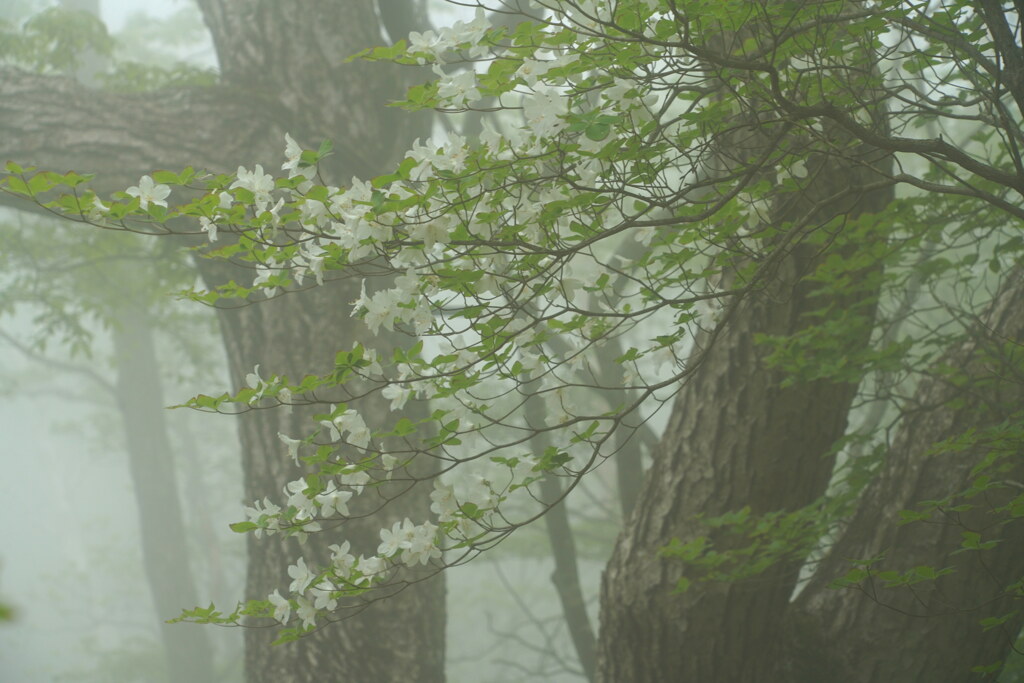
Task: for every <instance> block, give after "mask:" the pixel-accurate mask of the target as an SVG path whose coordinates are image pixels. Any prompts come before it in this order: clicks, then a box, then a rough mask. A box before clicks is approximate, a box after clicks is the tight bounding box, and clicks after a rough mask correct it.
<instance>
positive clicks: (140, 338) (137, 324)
mask: <svg viewBox="0 0 1024 683" xmlns="http://www.w3.org/2000/svg"><path fill="white" fill-rule="evenodd" d="M114 359H115V361H116V371H117V381H116V384H115V396H116V398H117V405H118V408H120V412H121V415H122V418H123V419H122V421H123V422H124V430H125V441H126V445H127V451H128V458H129V471H130V472H131V477H132V484H133V486H134V489H135V497H136V499H137V500H138V506H137V507H138V511H139V527H140V531H141V535H142V559H143V565H144V566H145V569H146V578H147V580H148V583H149V589H150V593H151V594H152V596H153V604H154V606H155V608H156V614H157V618H158V619H159V620H160V634H161V636H162V640H163V645H164V652H165V654H166V657H167V675H168V680H171V681H196V683H215V681H216V680H217V676H216V675H215V673H214V669H213V653H212V652H211V650H210V643H209V642H208V641H207V639H206V636H205V634H204V633H203V632H202V631H200V630H199V629H196V628H190V627H188V626H186V625H184V624H167V623H164V622H165V621H166V620H167V619H170V618H172V617H175V616H177V615H178V614H180V613H181V609H182V607H183V605H182V604H181V603H180V601H182V600H187V601H190V602H191V603H192V604H195V602H196V599H197V596H196V588H195V582H194V581H193V579H192V568H191V567H190V566H189V561H188V544H187V542H186V539H185V528H184V525H183V523H182V521H183V515H182V509H181V502H180V501H181V497H180V495H179V488H178V478H177V473H176V471H175V468H174V458H173V451H172V449H171V445H170V442H169V441H168V434H167V422H166V420H165V419H164V406H163V403H162V397H163V392H162V391H161V383H160V375H159V372H158V370H157V368H158V367H159V365H158V362H157V355H156V349H155V347H154V342H153V331H152V328H151V326H150V325H149V323H148V322H147V320H146V314H145V312H144V311H142V310H139V309H138V308H135V307H130V308H129V307H126V308H125V310H124V311H123V314H122V315H121V316H120V326H119V327H118V328H117V329H115V331H114Z"/></svg>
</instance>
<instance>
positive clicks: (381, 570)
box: [355, 555, 388, 585]
mask: <svg viewBox="0 0 1024 683" xmlns="http://www.w3.org/2000/svg"><path fill="white" fill-rule="evenodd" d="M387 566H388V565H387V562H385V561H384V558H382V557H377V556H374V557H364V556H363V555H360V556H359V564H358V565H357V569H359V571H360V573H362V575H363V576H362V578H361V579H359V580H358V581H356V582H355V583H360V584H363V585H368V584H369V583H371V582H372V581H373V580H374V579H383V578H384V575H385V574H386V573H387Z"/></svg>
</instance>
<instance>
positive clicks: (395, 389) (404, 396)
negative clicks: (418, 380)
mask: <svg viewBox="0 0 1024 683" xmlns="http://www.w3.org/2000/svg"><path fill="white" fill-rule="evenodd" d="M380 393H381V395H382V396H383V397H384V398H386V399H388V400H390V401H391V410H401V409H402V408H404V407H405V403H406V401H408V400H409V397H410V396H412V389H409V388H408V387H406V386H404V385H402V384H389V385H387V386H386V387H384V388H383V389H382V390H381V392H380Z"/></svg>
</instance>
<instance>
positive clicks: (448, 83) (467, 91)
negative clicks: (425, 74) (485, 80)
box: [434, 65, 483, 107]
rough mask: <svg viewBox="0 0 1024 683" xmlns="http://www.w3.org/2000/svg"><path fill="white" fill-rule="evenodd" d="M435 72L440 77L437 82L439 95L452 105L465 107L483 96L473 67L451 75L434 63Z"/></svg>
mask: <svg viewBox="0 0 1024 683" xmlns="http://www.w3.org/2000/svg"><path fill="white" fill-rule="evenodd" d="M434 73H436V74H437V75H438V76H439V77H440V78H439V79H438V82H437V96H438V97H440V98H441V99H442V100H447V101H448V104H449V105H451V106H452V107H464V106H466V104H467V103H470V102H475V101H477V100H479V99H480V98H481V97H483V95H481V94H480V91H479V90H477V87H476V71H473V70H472V69H468V70H466V71H463V72H462V73H459V74H456V75H455V76H449V75H447V74H446V73H445V72H444V71H442V70H441V68H440V67H439V66H437V65H434Z"/></svg>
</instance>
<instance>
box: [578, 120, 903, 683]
mask: <svg viewBox="0 0 1024 683" xmlns="http://www.w3.org/2000/svg"><path fill="white" fill-rule="evenodd" d="M764 144H769V142H768V141H766V140H765V139H764V138H758V137H756V136H755V135H753V134H752V135H751V137H750V139H749V140H748V141H745V142H740V144H737V145H735V146H734V147H733V148H732V149H730V154H732V160H733V161H736V160H739V161H742V159H743V157H744V156H746V157H747V158H754V157H755V156H756V153H757V151H758V150H760V149H761V148H762V146H763V145H764ZM744 145H745V146H746V147H745V148H744ZM851 154H855V155H860V157H861V158H860V159H859V160H857V161H853V160H849V159H848V160H843V159H841V158H840V157H838V156H837V157H832V158H830V159H824V160H816V161H813V162H812V163H813V166H812V168H813V170H812V172H811V177H810V179H809V180H808V182H807V183H806V184H805V186H804V188H803V190H802V191H801V192H800V193H797V194H792V195H786V196H783V197H781V198H780V199H779V200H777V202H776V205H775V207H774V214H773V217H772V218H773V221H775V222H776V223H782V222H789V223H790V224H791V225H792V226H793V227H792V229H791V232H790V233H789V234H788V235H786V236H785V237H784V238H783V240H787V241H788V242H789V243H788V244H785V245H782V244H777V245H775V248H776V251H775V252H774V257H773V258H768V259H766V264H767V265H766V266H765V267H766V268H767V270H764V271H762V277H763V280H762V284H761V285H760V286H759V287H758V288H756V289H754V290H753V291H751V293H750V294H748V295H747V296H746V297H745V298H743V299H742V300H740V301H737V302H735V303H734V304H733V306H732V307H731V308H729V309H727V310H726V311H725V312H724V315H723V319H722V322H721V323H720V324H719V325H718V327H717V329H715V330H714V331H713V332H711V333H709V334H706V335H703V336H701V337H699V338H698V339H697V344H696V346H697V348H696V350H695V351H694V353H693V354H692V356H691V358H690V361H689V362H690V364H691V367H693V368H695V369H694V371H693V374H692V375H691V376H690V378H689V379H688V380H687V382H686V384H685V385H684V387H683V388H682V390H681V392H680V394H679V395H678V396H677V397H676V403H675V406H674V408H673V414H672V417H671V419H670V422H669V425H668V428H667V431H666V433H665V435H664V437H663V438H662V442H661V444H660V447H659V449H658V451H657V452H656V453H655V458H654V463H653V466H652V468H651V471H650V472H649V473H648V475H647V479H646V482H645V485H644V489H643V492H642V493H641V495H640V498H639V503H638V504H637V507H636V508H635V510H634V512H633V515H632V516H631V518H630V519H629V521H628V522H627V524H626V526H625V529H624V530H623V532H622V533H621V535H620V536H619V540H618V542H617V544H616V548H615V551H614V553H613V555H612V558H611V560H610V562H609V564H608V567H607V570H606V572H605V575H604V578H603V582H602V591H601V604H602V607H601V628H602V632H601V636H600V640H599V644H598V648H599V650H598V680H600V681H609V682H610V681H626V680H628V681H632V682H636V683H644V682H650V683H656V682H660V681H667V680H672V681H722V682H731V681H750V680H759V681H761V680H767V679H766V678H765V677H764V676H765V663H764V661H763V656H752V653H773V652H776V648H777V647H778V646H779V644H780V643H779V635H780V630H779V628H778V626H779V625H778V623H777V619H776V617H775V616H774V615H781V614H782V613H783V610H784V609H785V606H786V604H787V603H788V601H789V598H790V595H791V594H792V590H793V587H794V586H795V584H796V581H797V579H798V576H799V571H800V566H799V564H800V563H799V562H793V563H790V564H788V565H786V566H777V567H774V568H773V569H772V571H771V572H770V574H769V575H768V576H767V577H765V576H761V577H758V580H756V582H751V581H747V582H733V583H714V584H701V585H700V586H699V587H698V588H694V589H691V591H690V592H689V593H686V594H683V595H678V596H675V595H672V591H673V588H674V587H675V586H676V584H677V582H678V579H679V577H680V576H681V568H682V563H681V562H680V561H679V560H672V559H663V558H661V557H660V556H659V550H660V549H661V548H663V547H664V546H665V545H666V544H667V543H668V542H669V541H670V540H671V539H673V538H678V539H680V540H681V541H683V542H684V543H685V542H687V541H689V540H692V539H694V538H695V537H697V536H700V535H704V534H707V533H708V532H709V530H708V528H707V527H706V526H705V525H703V524H701V523H700V522H699V521H698V516H701V515H702V516H705V517H715V516H719V515H722V514H724V513H727V512H733V511H737V510H739V509H740V508H743V507H744V506H749V508H750V510H751V513H752V514H754V515H758V514H765V513H770V512H775V511H793V510H797V509H800V508H802V507H804V506H806V505H808V504H810V503H811V502H813V501H814V500H816V499H818V498H819V497H820V496H821V495H823V494H824V492H825V489H826V487H827V485H828V481H829V478H830V476H831V473H832V468H833V458H832V457H831V456H830V455H829V454H830V452H831V449H832V446H833V444H834V443H835V441H836V439H838V438H839V437H840V436H841V435H842V434H843V431H844V429H845V427H846V417H847V413H848V411H849V408H850V403H851V400H852V398H853V396H854V394H855V389H856V387H855V385H853V384H846V383H836V382H831V381H826V380H818V381H815V382H810V383H802V384H796V385H792V386H788V387H783V386H782V382H783V379H784V375H783V374H782V373H781V372H780V371H777V370H772V369H770V368H768V367H767V366H766V364H765V359H764V356H765V353H766V352H765V349H764V348H763V347H760V346H758V345H757V344H755V342H754V338H755V336H756V335H758V334H767V335H773V336H789V335H792V334H794V333H796V332H798V331H799V330H801V329H803V328H805V327H806V326H808V325H809V324H810V321H809V319H808V317H807V314H808V313H810V312H811V311H814V310H817V309H819V308H821V306H822V305H823V302H822V300H821V298H820V297H815V296H814V293H815V289H814V285H813V284H811V283H810V282H809V281H808V280H807V278H806V276H807V275H808V274H810V273H812V272H813V271H814V269H815V268H816V266H817V264H819V263H820V262H821V259H822V258H824V257H825V255H826V253H827V251H828V249H827V248H821V247H820V246H812V245H810V244H807V243H801V241H802V237H803V236H805V235H806V234H808V231H812V230H815V229H816V228H818V227H819V226H823V225H825V224H826V223H827V222H828V221H839V222H840V223H842V220H843V218H842V217H854V216H857V215H859V214H862V213H874V212H877V211H879V210H880V209H881V208H883V207H884V206H885V204H886V203H887V202H888V200H889V197H890V196H891V193H890V191H888V190H876V191H872V192H867V193H864V192H860V191H858V189H857V188H859V187H863V186H866V185H868V184H869V183H870V182H871V181H872V180H873V179H874V178H876V177H877V175H876V174H879V173H884V172H885V170H886V168H887V167H888V164H889V163H890V162H889V160H888V159H886V158H885V157H884V156H883V155H879V154H877V153H874V152H871V151H870V150H868V149H864V148H856V149H853V148H851ZM858 162H863V163H858ZM872 166H873V167H874V169H873V170H872ZM832 225H833V226H835V225H836V223H835V222H833V223H832ZM840 241H841V240H840ZM846 248H852V247H851V246H850V245H847V246H846ZM773 259H774V262H773ZM864 275H865V281H871V279H870V278H869V277H868V275H869V273H865V274H864ZM876 297H877V291H876V290H873V289H872V288H871V287H867V288H863V289H859V291H853V292H850V293H849V294H848V295H842V296H836V298H835V299H834V301H833V302H832V303H833V304H834V305H835V306H836V307H837V308H840V309H849V310H856V311H857V312H858V313H859V314H860V315H862V316H864V319H865V321H867V323H868V324H866V325H864V327H863V329H862V330H861V333H860V334H861V338H860V339H850V340H848V341H849V343H851V345H853V346H856V345H858V344H863V343H866V341H867V334H868V333H869V331H870V320H871V318H872V316H873V311H874V302H875V298H876ZM711 536H712V539H713V540H714V541H715V542H716V543H722V544H726V543H728V540H727V539H724V538H721V537H716V536H715V535H714V534H711ZM769 656H770V655H769Z"/></svg>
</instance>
